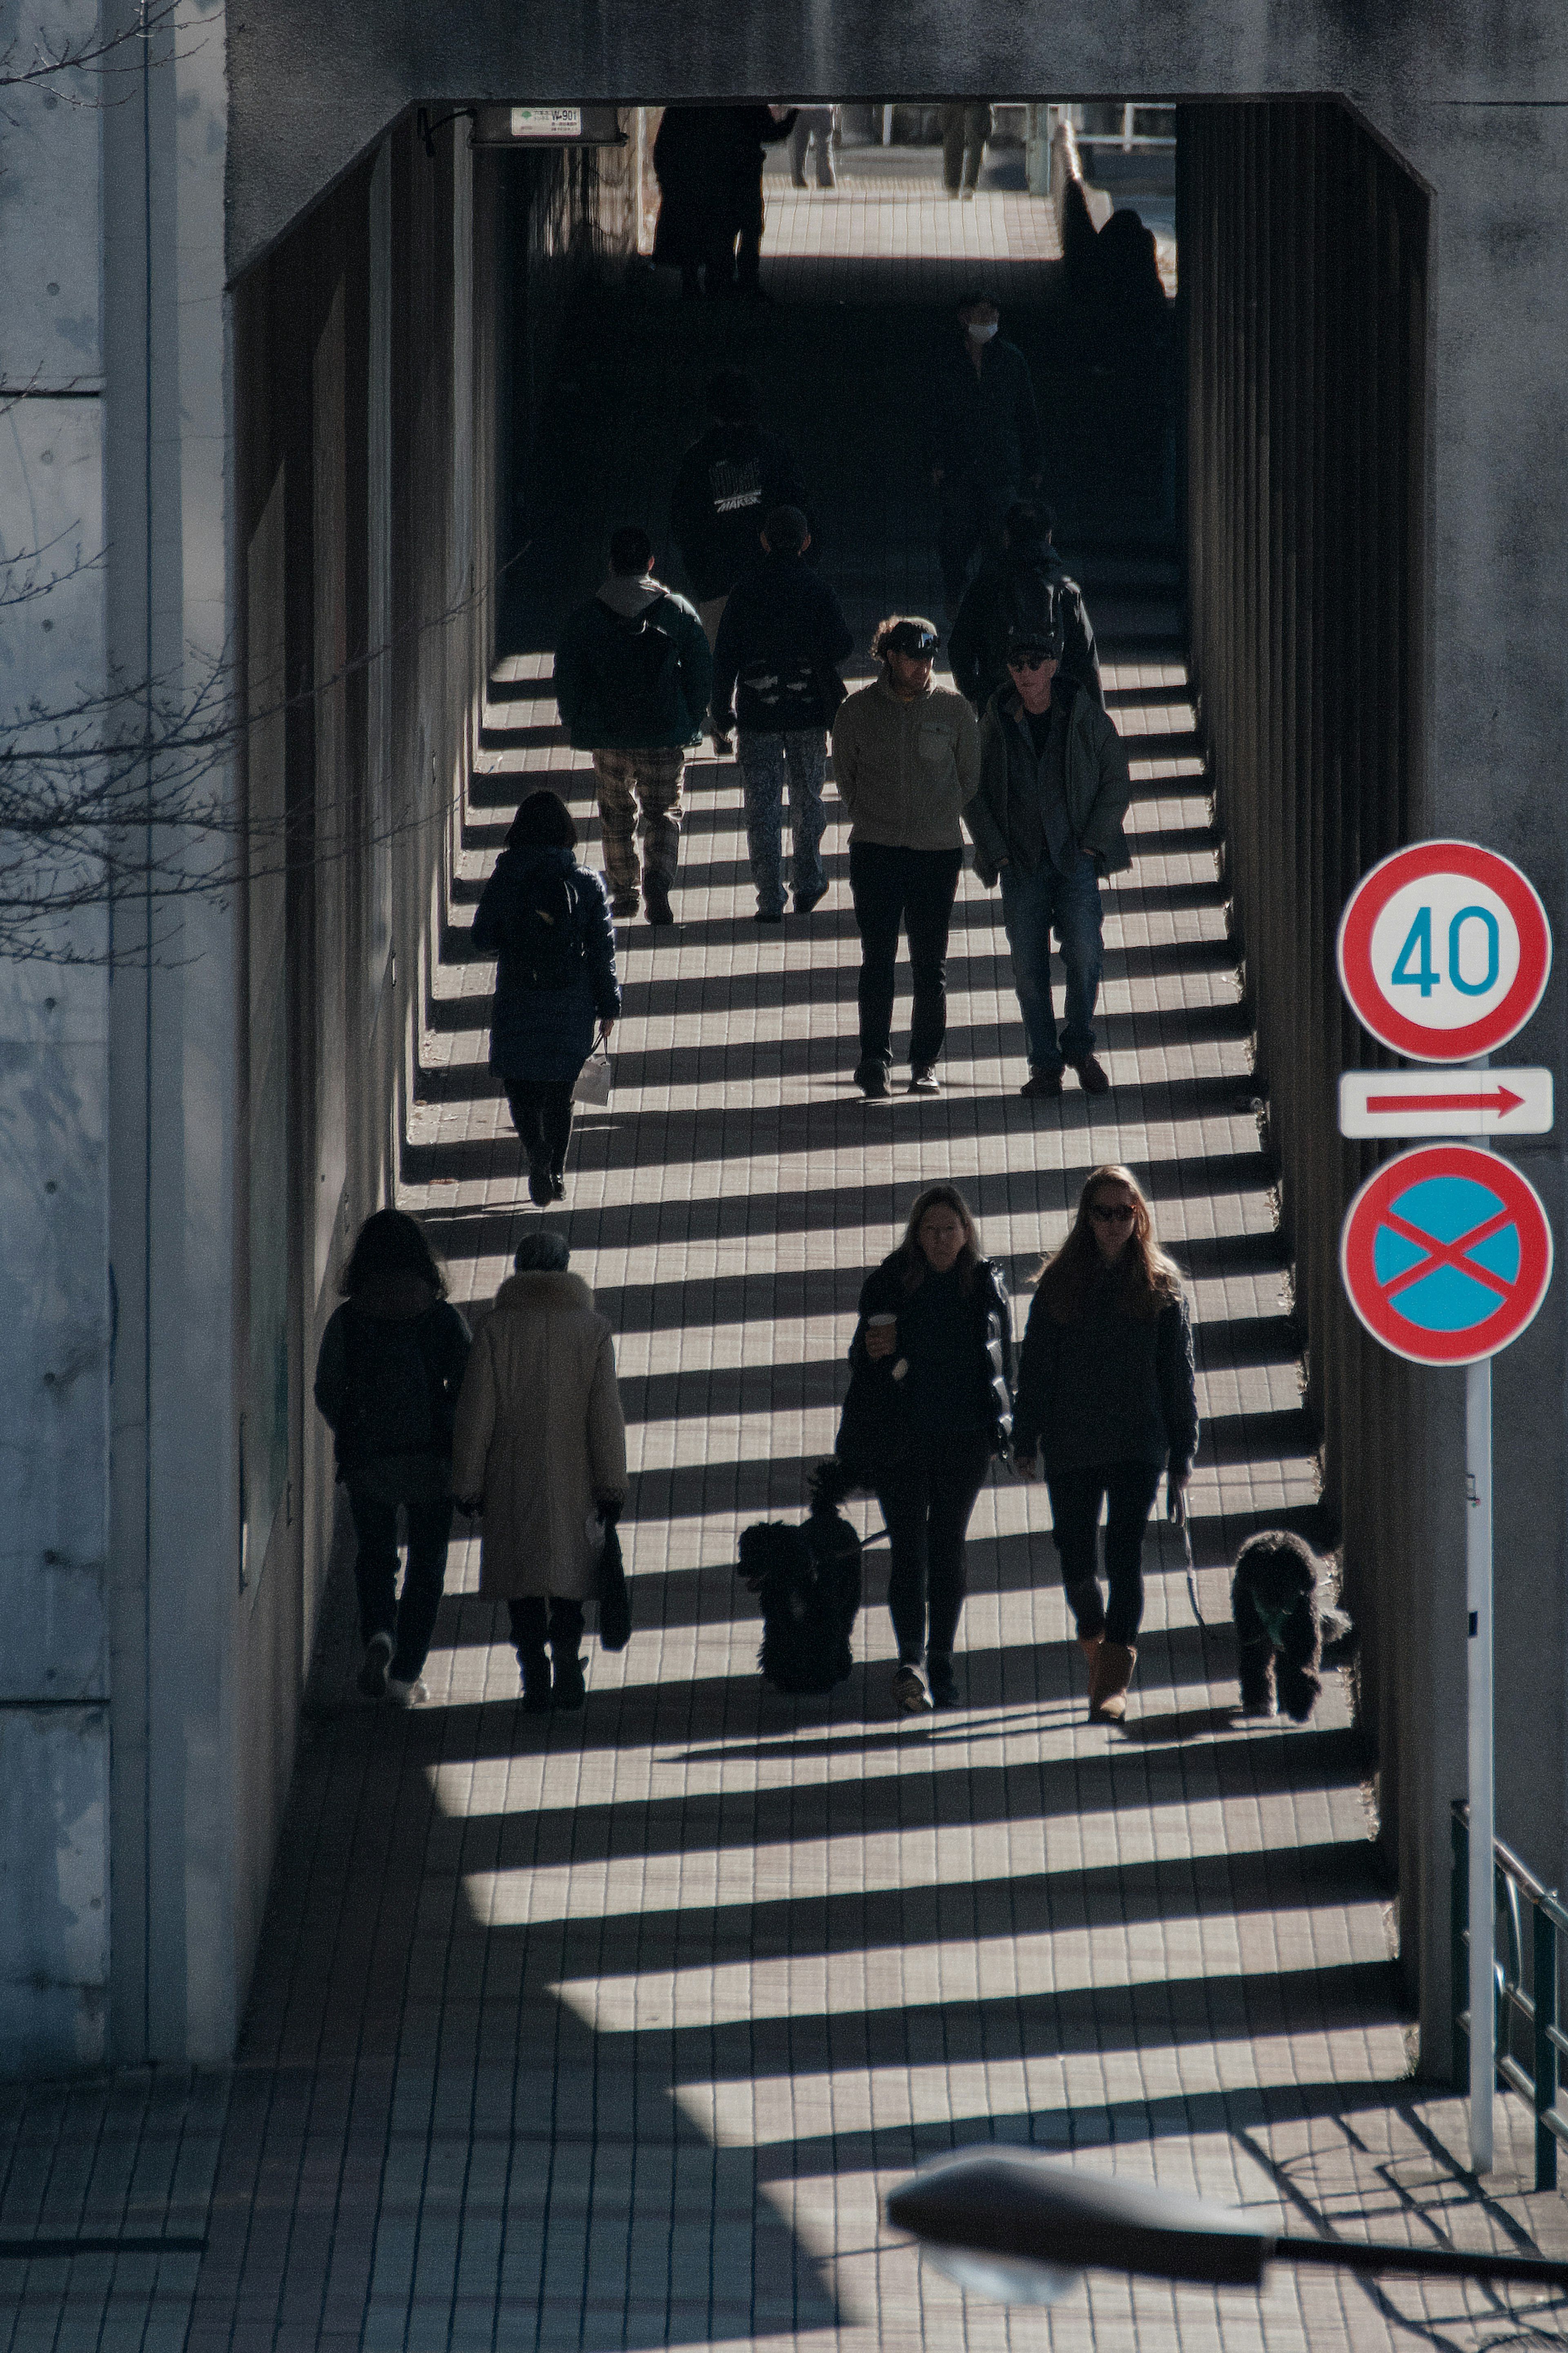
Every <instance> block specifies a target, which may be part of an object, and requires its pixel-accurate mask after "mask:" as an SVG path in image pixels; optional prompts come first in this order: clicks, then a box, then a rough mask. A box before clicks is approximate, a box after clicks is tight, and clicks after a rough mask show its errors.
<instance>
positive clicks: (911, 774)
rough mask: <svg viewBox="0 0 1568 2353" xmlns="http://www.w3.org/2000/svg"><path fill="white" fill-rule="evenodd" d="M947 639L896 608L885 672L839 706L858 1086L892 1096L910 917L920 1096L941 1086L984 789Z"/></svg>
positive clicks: (884, 641) (973, 730)
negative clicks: (957, 901) (954, 942)
mask: <svg viewBox="0 0 1568 2353" xmlns="http://www.w3.org/2000/svg"><path fill="white" fill-rule="evenodd" d="M936 646H937V635H936V631H935V629H934V628H932V627H931V623H930V622H929V621H926V620H921V619H920V618H918V617H912V616H910V615H909V614H894V615H893V616H892V617H890V618H889V619H888V620H886V621H883V622H881V623H880V624H879V627H878V629H877V633H876V636H875V637H874V638H873V639H872V641H871V651H872V654H873V656H874V658H875V659H877V660H878V661H879V663H880V664H881V675H880V676H879V678H877V679H875V680H873V681H872V683H871V684H870V685H869V686H863V687H861V688H860V689H859V691H858V692H857V693H854V694H851V695H849V696H847V698H846V700H845V701H844V702H842V703H841V704H840V705H839V708H838V715H837V718H836V719H835V721H834V723H833V776H834V781H835V783H836V784H837V786H838V797H839V798H840V799H841V800H842V801H843V803H844V806H845V807H846V809H847V811H848V813H849V820H850V823H849V888H850V892H851V894H852V896H853V898H854V902H855V922H856V925H857V928H858V931H859V934H860V979H859V986H858V999H859V1012H860V1050H859V1056H858V1060H857V1062H856V1066H855V1082H856V1084H857V1085H858V1087H859V1089H860V1091H861V1092H862V1093H863V1094H864V1095H866V1096H867V1097H868V1100H871V1101H878V1100H880V1099H881V1098H883V1097H885V1096H886V1095H887V1093H888V1075H889V1071H891V1069H892V1066H893V1052H892V1027H893V995H894V966H895V965H896V962H897V958H898V953H899V931H900V925H901V926H903V927H904V928H905V929H907V931H908V934H909V942H910V977H911V980H912V982H913V984H914V1008H913V1017H912V1018H911V1021H910V1083H909V1092H910V1094H919V1095H931V1094H936V1093H937V1092H939V1090H940V1082H939V1081H938V1079H937V1075H936V1062H937V1058H938V1056H939V1055H940V1054H941V1052H942V1039H943V1038H944V1037H945V1036H946V1034H947V934H948V927H949V925H950V923H952V902H953V898H954V896H955V894H956V892H957V890H958V877H959V871H960V870H961V868H962V866H963V831H962V828H961V826H960V822H959V820H960V817H961V815H962V812H963V809H964V807H965V806H966V805H967V804H968V802H970V801H971V800H972V799H973V797H974V794H975V792H976V790H977V788H978V785H979V779H980V731H979V729H978V728H977V727H976V726H975V723H974V713H973V712H972V711H971V710H970V708H969V705H968V703H967V702H965V701H964V699H963V695H962V694H957V693H955V692H954V691H953V690H952V688H951V687H939V686H937V685H936V684H935V683H934V681H933V680H932V677H931V665H932V661H933V659H934V657H935V653H936Z"/></svg>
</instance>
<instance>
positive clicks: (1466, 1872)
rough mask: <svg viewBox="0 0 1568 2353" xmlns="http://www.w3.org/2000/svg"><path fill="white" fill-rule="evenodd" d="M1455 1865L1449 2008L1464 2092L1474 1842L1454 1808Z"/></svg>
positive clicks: (1456, 2071) (1456, 2074) (1456, 2073)
mask: <svg viewBox="0 0 1568 2353" xmlns="http://www.w3.org/2000/svg"><path fill="white" fill-rule="evenodd" d="M1451 1828H1452V1831H1453V1838H1454V1862H1453V1869H1452V1871H1451V1873H1449V1878H1448V2007H1449V2010H1450V2012H1451V2014H1452V2017H1453V2021H1454V2049H1453V2084H1454V2089H1455V2091H1456V2092H1462V2091H1463V2089H1464V2087H1465V2085H1466V2084H1468V2081H1469V2075H1470V2038H1469V2036H1468V2034H1467V2033H1466V2031H1465V2027H1464V2010H1465V1990H1466V1988H1467V1986H1468V1982H1469V1968H1468V1961H1467V1959H1466V1956H1465V1922H1466V1919H1467V1917H1468V1902H1469V1884H1470V1841H1469V1833H1468V1830H1467V1829H1466V1827H1465V1817H1464V1812H1463V1809H1462V1808H1461V1807H1459V1806H1458V1805H1456V1807H1455V1808H1454V1815H1453V1821H1452V1824H1451Z"/></svg>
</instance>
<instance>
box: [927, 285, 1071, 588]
mask: <svg viewBox="0 0 1568 2353" xmlns="http://www.w3.org/2000/svg"><path fill="white" fill-rule="evenodd" d="M1001 319H1002V313H1001V310H1000V308H999V307H998V305H997V303H996V301H994V298H993V297H992V296H991V295H989V294H986V293H982V292H974V293H970V294H966V295H965V296H964V298H963V301H962V302H961V303H960V304H959V306H958V320H959V328H960V334H959V337H958V339H957V340H956V341H955V342H952V343H949V344H948V345H947V347H946V348H945V349H944V350H943V352H942V358H941V361H940V364H939V365H938V368H937V374H936V381H935V383H934V385H933V386H932V398H931V423H930V427H929V430H928V433H927V438H926V459H927V463H928V465H929V466H930V469H931V480H932V482H933V483H934V484H935V486H936V490H937V493H938V495H939V497H940V499H941V501H942V522H941V525H940V528H939V530H938V533H937V549H938V553H939V554H940V555H941V558H942V586H943V588H944V589H945V591H946V593H947V602H948V612H949V616H950V617H952V613H953V611H954V610H955V608H956V607H957V605H958V600H959V598H960V597H961V596H963V583H964V579H965V577H966V575H967V574H968V570H969V561H970V558H971V556H972V555H973V554H974V551H975V549H976V548H977V547H980V546H984V548H985V549H986V550H987V551H988V552H990V553H993V554H1000V552H1001V547H1002V518H1003V516H1004V515H1005V513H1006V512H1007V510H1008V508H1009V507H1010V506H1011V505H1012V504H1013V502H1014V501H1015V500H1016V498H1017V497H1018V495H1019V492H1020V491H1021V490H1022V489H1023V487H1024V485H1025V484H1027V485H1028V487H1029V488H1030V489H1031V490H1033V489H1035V488H1036V487H1037V485H1038V483H1039V480H1040V476H1041V474H1042V473H1043V472H1044V470H1045V461H1046V460H1045V436H1044V434H1043V433H1042V432H1041V430H1040V412H1039V410H1038V409H1037V406H1035V387H1034V385H1033V382H1032V381H1031V379H1030V375H1029V363H1028V362H1027V360H1026V358H1025V357H1024V354H1023V353H1022V352H1021V351H1020V350H1019V349H1018V347H1017V345H1016V343H1007V342H1006V341H1005V340H1004V338H1003V337H1002V336H1001V335H1000V334H999V333H998V332H997V330H998V328H999V326H1000V324H1001Z"/></svg>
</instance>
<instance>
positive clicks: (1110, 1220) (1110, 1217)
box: [1089, 1201, 1137, 1226]
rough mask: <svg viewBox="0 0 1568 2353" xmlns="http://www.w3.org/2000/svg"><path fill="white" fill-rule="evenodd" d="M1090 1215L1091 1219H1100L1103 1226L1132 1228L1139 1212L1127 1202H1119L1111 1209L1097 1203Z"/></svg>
mask: <svg viewBox="0 0 1568 2353" xmlns="http://www.w3.org/2000/svg"><path fill="white" fill-rule="evenodd" d="M1136 1215H1137V1211H1136V1210H1135V1209H1133V1208H1131V1207H1130V1206H1129V1205H1128V1203H1127V1202H1125V1201H1118V1202H1116V1203H1114V1204H1113V1205H1111V1206H1110V1207H1107V1206H1106V1205H1105V1204H1103V1203H1102V1202H1100V1201H1097V1202H1096V1203H1095V1205H1094V1207H1093V1208H1092V1209H1091V1210H1090V1211H1089V1216H1090V1217H1091V1218H1098V1219H1099V1220H1100V1224H1101V1225H1102V1226H1130V1225H1131V1223H1132V1220H1133V1219H1134V1217H1135V1216H1136Z"/></svg>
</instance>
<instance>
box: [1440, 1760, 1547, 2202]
mask: <svg viewBox="0 0 1568 2353" xmlns="http://www.w3.org/2000/svg"><path fill="white" fill-rule="evenodd" d="M1469 1848H1470V1810H1469V1808H1468V1805H1467V1804H1466V1803H1465V1801H1464V1799H1462V1798H1456V1799H1455V1800H1454V1820H1453V1850H1454V1852H1453V1875H1452V1878H1451V1880H1450V1882H1449V1896H1448V1926H1449V1939H1450V1945H1451V1951H1452V1963H1451V1993H1452V2007H1453V2038H1454V2047H1453V2063H1454V2081H1455V2083H1456V2084H1462V2083H1464V2082H1465V2080H1466V2078H1467V2077H1468V2073H1469V2041H1470V2012H1469V2010H1468V2006H1465V2005H1464V2004H1463V2002H1462V1995H1463V1992H1464V1989H1465V1987H1466V1985H1467V1984H1468V1952H1467V1948H1468V1945H1469V1941H1470V1933H1469V1928H1468V1923H1467V1912H1468V1902H1467V1893H1468V1883H1469ZM1492 1860H1493V1865H1494V1877H1493V1886H1494V1891H1495V1906H1496V1910H1498V1911H1500V1912H1501V1914H1502V1915H1503V1922H1504V1945H1505V1947H1506V1950H1505V1956H1504V1957H1503V1958H1502V1959H1501V1960H1500V1959H1499V1958H1498V1957H1497V1949H1496V1927H1495V1913H1494V1927H1493V1951H1492V1977H1493V1982H1494V1985H1495V1988H1496V1997H1495V1998H1496V2027H1495V2045H1494V2047H1495V2050H1496V2052H1497V2072H1498V2074H1499V2076H1500V2079H1501V2081H1502V2082H1503V2083H1505V2084H1509V2085H1510V2087H1511V2088H1512V2089H1513V2090H1514V2091H1516V2092H1517V2093H1519V2094H1520V2096H1521V2098H1522V2099H1526V2100H1528V2101H1529V2102H1530V2104H1531V2107H1532V2108H1533V2109H1534V2111H1535V2186H1536V2188H1537V2189H1556V2187H1557V2144H1558V2142H1559V2141H1568V2116H1562V2115H1560V2114H1559V2112H1558V2107H1557V2093H1558V2086H1559V2084H1560V2081H1561V2077H1562V2069H1561V2066H1560V2064H1559V2062H1560V2061H1561V2060H1563V2059H1564V2058H1568V2035H1564V2034H1563V2032H1562V2031H1561V2030H1560V2028H1559V2026H1558V2023H1557V2017H1558V2002H1557V1982H1558V1980H1557V1968H1558V1957H1557V1937H1558V1932H1559V1931H1560V1930H1568V1908H1565V1907H1564V1905H1563V1901H1562V1898H1561V1897H1560V1896H1559V1895H1558V1894H1557V1892H1556V1890H1555V1888H1549V1887H1546V1886H1543V1885H1542V1882H1541V1881H1540V1880H1539V1879H1537V1877H1536V1876H1535V1873H1533V1872H1532V1871H1531V1869H1530V1868H1529V1866H1528V1864H1526V1863H1524V1862H1521V1859H1520V1857H1519V1856H1518V1855H1517V1854H1515V1853H1514V1852H1513V1849H1512V1848H1511V1847H1510V1846H1505V1845H1504V1844H1503V1841H1502V1840H1501V1839H1494V1840H1493V1841H1492ZM1521 1896H1522V1897H1523V1898H1524V1900H1525V1902H1526V1903H1528V1904H1529V1905H1530V1906H1531V1972H1530V1989H1529V1991H1528V1992H1527V1991H1526V1989H1525V1983H1524V1926H1523V1921H1522V1919H1521V1911H1520V1898H1521ZM1513 2016H1517V2017H1519V2018H1521V2019H1522V2020H1523V2021H1524V2022H1525V2024H1526V2025H1527V2026H1528V2027H1529V2028H1530V2030H1531V2039H1532V2042H1533V2046H1534V2067H1535V2072H1534V2073H1533V2075H1527V2074H1526V2073H1525V2071H1524V2069H1523V2068H1522V2067H1521V2064H1520V2063H1519V2061H1518V2060H1517V2059H1516V2058H1515V2057H1514V2055H1513V2052H1512V2050H1511V2048H1510V2034H1509V2026H1510V2019H1511V2018H1512V2017H1513Z"/></svg>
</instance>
